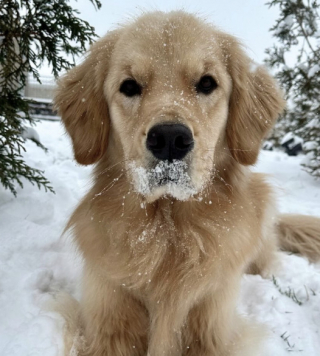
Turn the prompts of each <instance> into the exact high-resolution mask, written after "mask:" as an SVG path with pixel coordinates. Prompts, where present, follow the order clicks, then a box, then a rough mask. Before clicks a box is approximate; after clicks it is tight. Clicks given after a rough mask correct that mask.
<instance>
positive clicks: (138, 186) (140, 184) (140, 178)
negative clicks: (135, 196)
mask: <svg viewBox="0 0 320 356" xmlns="http://www.w3.org/2000/svg"><path fill="white" fill-rule="evenodd" d="M130 169H131V171H132V173H133V180H134V182H133V183H134V186H135V190H136V191H137V192H139V193H140V194H142V195H144V196H148V195H150V194H152V193H153V191H154V190H156V189H157V188H164V189H165V192H163V194H164V195H165V194H169V195H172V196H174V197H176V198H178V199H181V200H185V199H187V197H190V196H191V195H193V194H195V189H194V187H193V184H192V181H191V178H190V175H189V173H188V171H189V165H188V164H187V163H186V162H185V161H181V160H173V162H169V161H159V162H158V163H157V164H156V166H155V167H154V168H151V169H146V168H144V167H141V166H137V165H136V162H132V163H131V164H130Z"/></svg>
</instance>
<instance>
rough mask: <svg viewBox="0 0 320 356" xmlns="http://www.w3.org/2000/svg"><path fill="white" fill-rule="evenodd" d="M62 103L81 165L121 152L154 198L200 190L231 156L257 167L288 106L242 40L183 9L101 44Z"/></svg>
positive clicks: (72, 75)
mask: <svg viewBox="0 0 320 356" xmlns="http://www.w3.org/2000/svg"><path fill="white" fill-rule="evenodd" d="M56 103H57V105H58V107H59V109H60V113H61V116H62V119H63V120H64V123H65V125H66V128H67V130H68V131H69V133H70V135H71V137H72V139H73V144H74V150H75V156H76V158H77V160H78V161H79V162H80V163H83V164H90V163H94V162H96V161H98V160H100V159H102V158H103V157H104V156H105V155H107V154H108V152H107V151H110V152H112V155H113V157H114V158H115V160H117V161H119V162H120V161H123V162H124V166H125V170H126V174H127V179H128V180H129V181H130V182H131V183H132V184H133V185H134V187H135V190H136V191H137V192H139V193H141V194H142V195H144V196H145V198H146V199H147V200H148V201H153V200H155V199H157V198H159V197H160V196H163V195H171V196H173V197H175V198H178V199H182V200H185V199H189V198H190V197H192V196H194V195H197V194H199V193H201V191H202V190H203V189H204V187H206V186H207V185H208V184H209V182H210V181H211V177H212V176H213V175H214V174H215V172H217V171H219V169H221V164H222V162H223V161H224V160H225V159H230V157H233V158H232V159H233V160H234V162H235V164H238V163H240V164H243V165H250V164H253V163H254V162H255V161H256V158H257V155H258V151H259V148H260V144H261V141H262V139H263V137H264V136H265V135H266V133H267V132H268V130H269V129H270V127H272V124H273V121H274V120H275V118H276V117H277V116H278V114H279V113H280V112H281V110H282V107H283V101H282V99H281V94H280V93H279V91H278V89H277V88H276V87H275V85H274V82H273V80H272V79H271V78H270V76H269V75H268V74H267V73H266V72H265V71H264V70H263V69H261V68H260V69H257V70H256V71H255V72H252V71H251V68H250V60H249V59H248V58H247V57H246V55H245V54H244V53H243V51H242V49H241V47H240V46H239V44H238V43H237V41H236V40H235V39H234V38H233V37H231V36H229V35H226V34H224V33H221V32H219V31H217V30H216V29H214V28H213V27H211V26H209V25H207V24H204V23H203V22H202V21H200V20H199V19H198V18H196V17H194V16H192V15H188V14H185V13H183V12H175V13H170V14H164V13H153V14H149V15H144V16H143V17H141V18H140V19H138V20H137V21H136V22H134V23H133V24H131V25H129V26H127V27H125V28H122V29H119V30H117V31H115V32H112V33H111V34H109V35H107V36H106V37H105V38H103V39H101V40H100V41H98V42H97V43H96V44H95V45H94V46H93V47H92V49H91V53H90V55H89V57H88V58H87V60H86V61H85V62H84V63H83V64H81V65H80V66H79V67H76V68H75V69H73V70H71V71H70V72H69V73H68V74H67V76H66V77H65V78H64V79H63V80H62V81H61V83H60V88H59V89H58V94H57V97H56ZM108 138H109V140H108ZM107 146H108V149H107ZM237 162H238V163H237Z"/></svg>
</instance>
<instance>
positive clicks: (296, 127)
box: [266, 0, 320, 177]
mask: <svg viewBox="0 0 320 356" xmlns="http://www.w3.org/2000/svg"><path fill="white" fill-rule="evenodd" d="M267 5H269V7H272V6H276V7H278V8H279V10H280V17H279V18H278V20H277V21H276V24H275V25H274V26H273V27H272V28H271V29H270V31H271V32H272V34H273V36H274V37H275V38H276V39H277V40H278V42H279V44H277V45H274V46H273V47H272V48H269V49H267V50H266V53H267V54H268V58H267V59H266V63H267V64H269V65H270V66H271V67H273V68H274V69H275V71H276V76H277V78H278V80H279V81H280V84H281V85H282V87H283V88H284V90H285V91H286V95H287V99H288V108H287V110H286V112H285V114H284V115H283V116H282V117H281V118H280V120H279V122H278V123H277V126H276V129H275V131H274V133H273V138H274V139H275V141H277V140H278V139H279V138H280V137H281V136H283V135H284V134H285V133H287V132H293V133H295V134H296V135H298V136H300V137H302V138H303V139H304V143H305V144H304V150H305V152H306V153H307V156H306V158H307V159H306V160H305V163H304V166H305V169H306V170H307V171H308V172H309V173H310V174H311V175H313V176H315V177H320V80H319V74H320V28H319V27H320V26H319V25H320V17H319V7H320V5H319V3H318V1H317V0H314V1H310V0H273V1H270V2H269V3H267Z"/></svg>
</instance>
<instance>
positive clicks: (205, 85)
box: [196, 75, 218, 95]
mask: <svg viewBox="0 0 320 356" xmlns="http://www.w3.org/2000/svg"><path fill="white" fill-rule="evenodd" d="M217 87H218V84H217V82H216V81H215V80H214V79H213V78H212V77H211V76H210V75H205V76H203V77H202V78H201V79H200V81H199V83H198V84H197V86H196V90H197V92H198V93H202V94H206V95H208V94H211V93H212V92H213V91H214V90H215V89H216V88H217Z"/></svg>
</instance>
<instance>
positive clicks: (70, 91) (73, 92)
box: [54, 30, 120, 165]
mask: <svg viewBox="0 0 320 356" xmlns="http://www.w3.org/2000/svg"><path fill="white" fill-rule="evenodd" d="M119 34H120V30H116V31H113V32H110V33H109V34H107V35H106V36H105V37H103V38H101V39H100V40H98V41H97V42H96V43H94V44H93V45H92V46H91V48H90V51H89V52H88V55H87V58H86V59H85V60H84V61H83V62H82V63H81V64H79V65H77V66H76V67H74V68H72V69H71V70H70V71H69V72H68V73H67V74H66V75H65V76H63V77H62V78H61V79H60V80H59V81H58V88H57V90H56V95H55V100H54V102H55V107H56V108H57V109H58V113H59V114H60V116H61V119H62V122H63V123H64V125H65V127H66V129H67V131H68V133H69V135H70V136H71V139H72V144H73V151H74V156H75V158H76V160H77V161H78V163H80V164H84V165H88V164H92V163H95V162H97V161H98V160H99V159H100V158H101V157H102V156H103V154H104V153H105V151H106V149H107V146H108V134H109V110H108V105H107V101H106V98H105V96H104V90H103V87H104V82H105V80H106V77H107V74H108V70H109V62H110V58H111V55H112V51H113V48H114V46H115V44H116V42H117V40H118V38H119Z"/></svg>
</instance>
